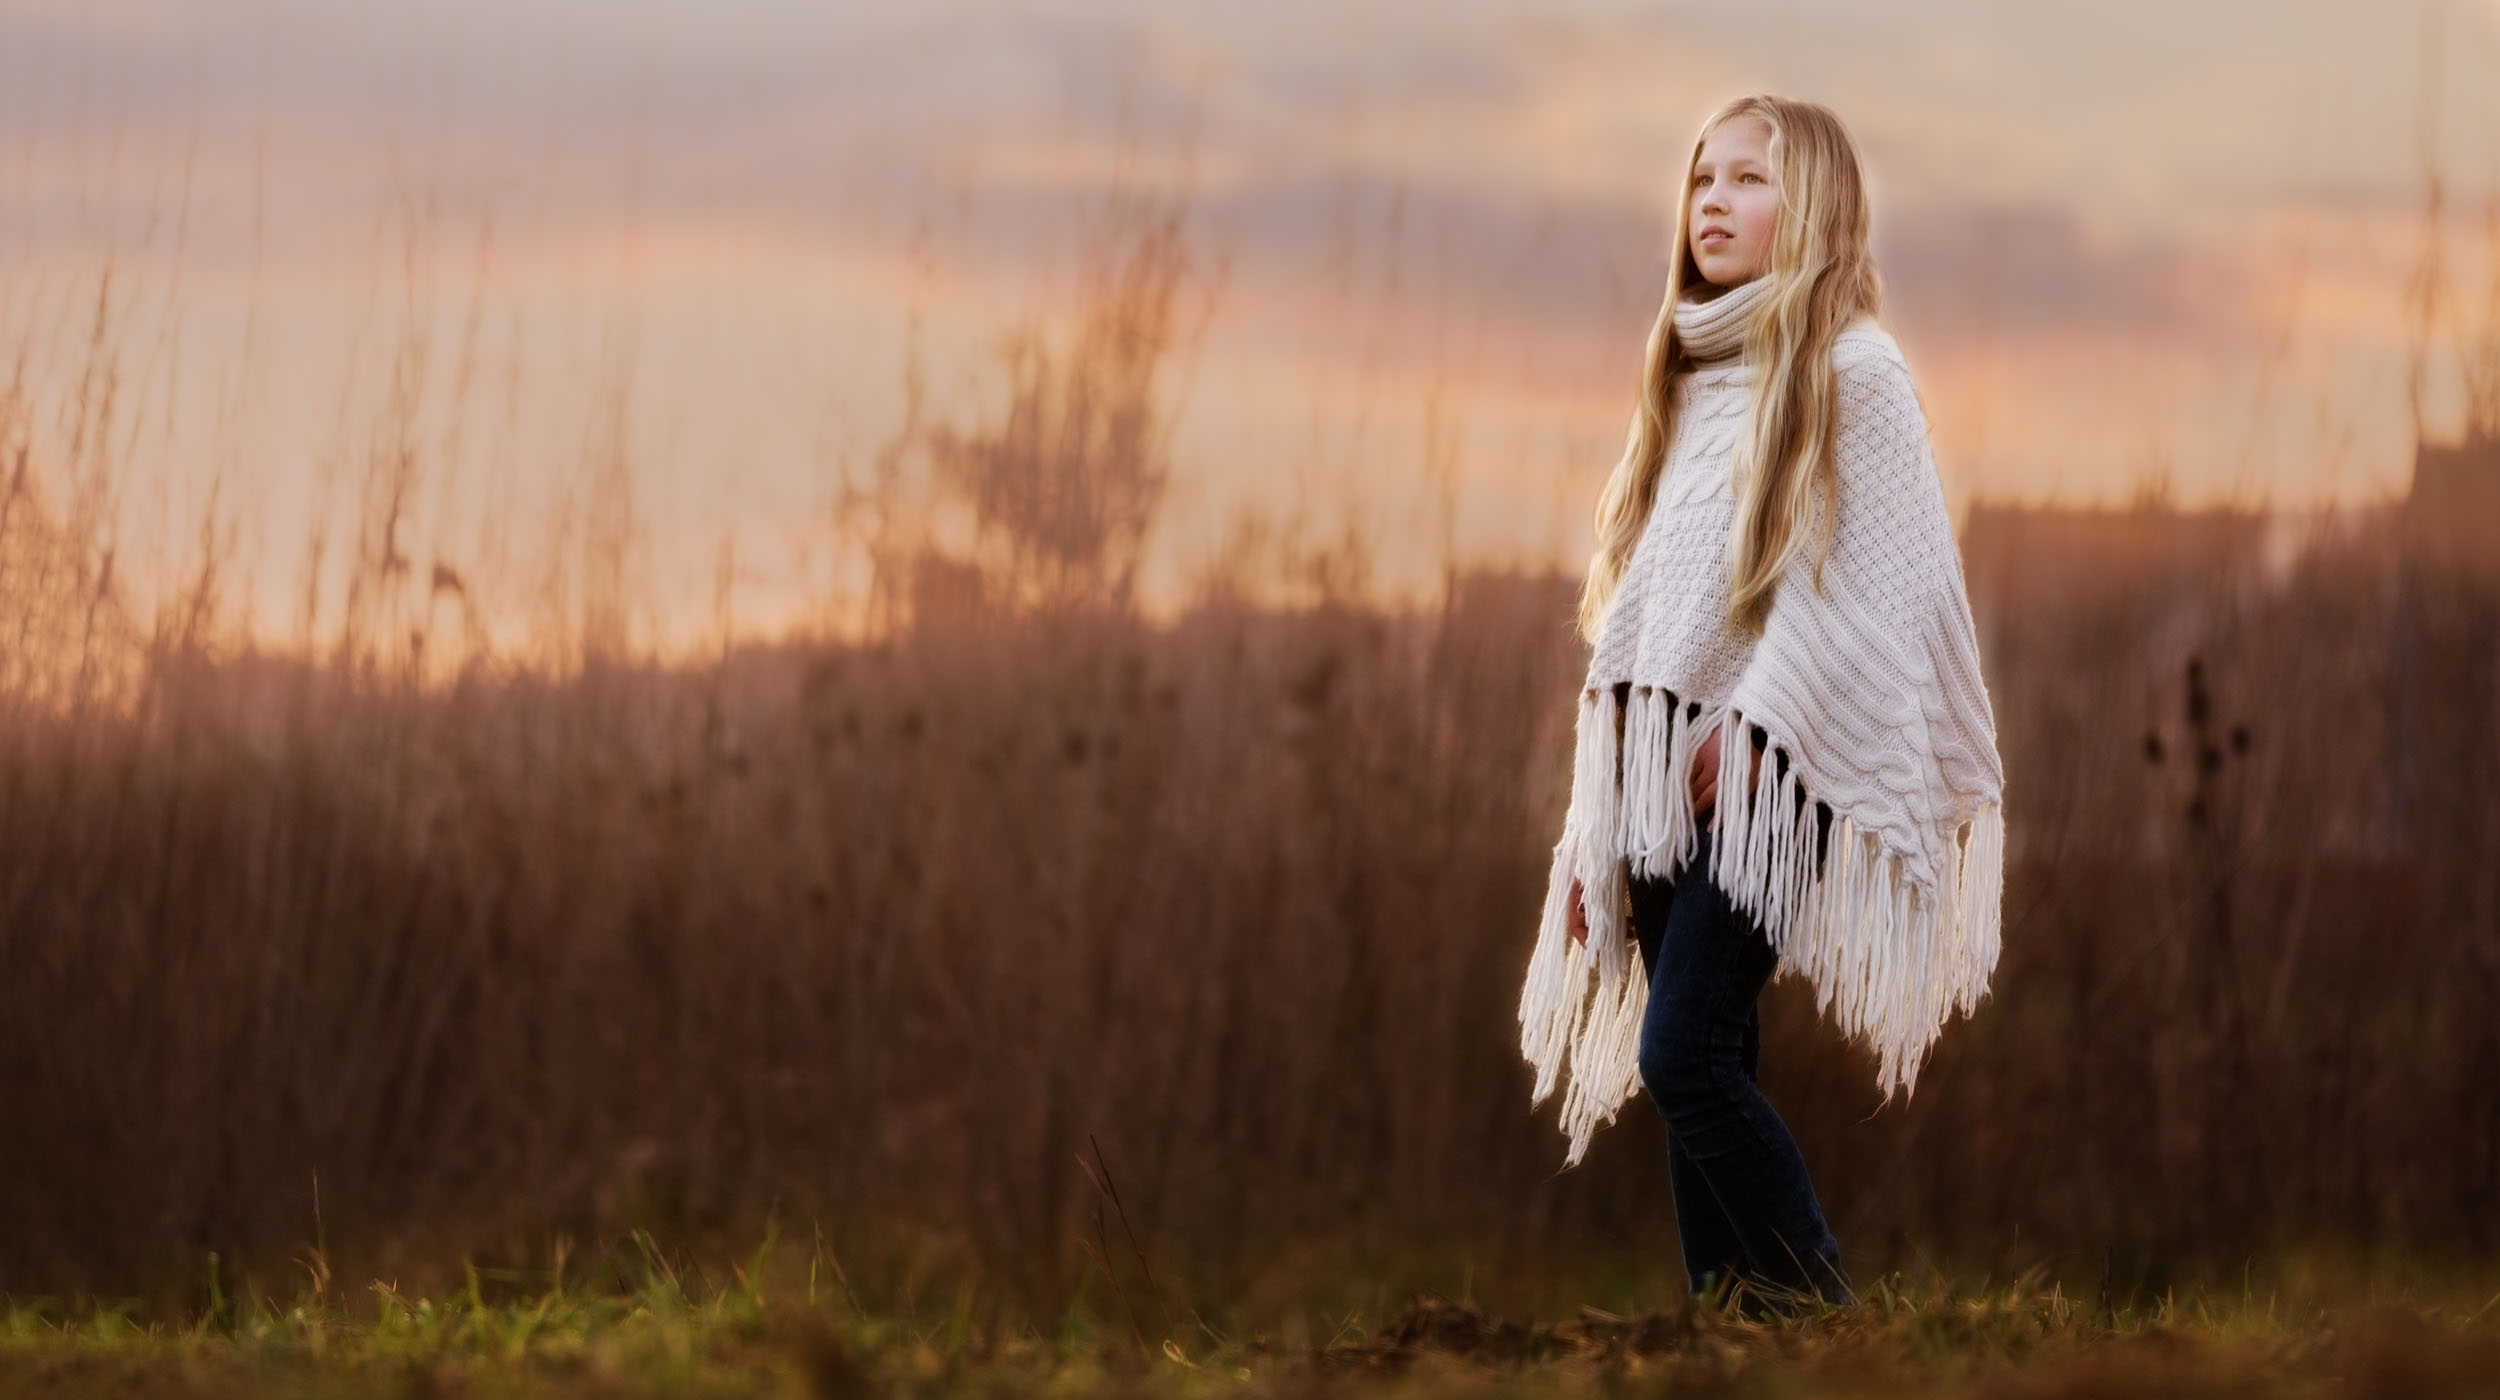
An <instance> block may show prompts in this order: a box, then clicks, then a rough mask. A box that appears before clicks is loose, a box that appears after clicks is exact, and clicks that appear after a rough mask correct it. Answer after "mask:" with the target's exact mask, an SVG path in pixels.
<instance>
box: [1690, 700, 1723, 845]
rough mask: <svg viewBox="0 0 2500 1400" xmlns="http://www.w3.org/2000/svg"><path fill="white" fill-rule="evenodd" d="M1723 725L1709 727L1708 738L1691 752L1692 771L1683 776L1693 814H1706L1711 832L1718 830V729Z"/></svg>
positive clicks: (1721, 723) (1721, 722)
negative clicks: (1689, 793)
mask: <svg viewBox="0 0 2500 1400" xmlns="http://www.w3.org/2000/svg"><path fill="white" fill-rule="evenodd" d="M1725 723H1726V721H1724V720H1722V721H1720V723H1719V724H1714V725H1712V726H1710V733H1709V736H1708V737H1706V738H1704V739H1703V740H1702V741H1701V747H1699V748H1697V749H1695V750H1693V771H1692V772H1690V773H1687V774H1685V775H1684V776H1685V785H1686V786H1688V787H1690V788H1691V789H1692V790H1693V813H1694V815H1696V816H1698V815H1700V814H1701V813H1703V812H1708V813H1709V814H1710V825H1709V828H1708V829H1709V830H1712V831H1716V830H1718V829H1719V729H1720V727H1721V726H1722V725H1724V724H1725Z"/></svg>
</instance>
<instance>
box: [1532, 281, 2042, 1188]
mask: <svg viewBox="0 0 2500 1400" xmlns="http://www.w3.org/2000/svg"><path fill="white" fill-rule="evenodd" d="M1832 353H1833V373H1834V381H1835V389H1836V392H1837V394H1838V404H1837V409H1838V421H1837V430H1836V434H1835V452H1834V457H1835V463H1836V466H1837V469H1838V470H1837V477H1838V486H1839V491H1838V498H1839V499H1838V514H1837V516H1836V523H1835V524H1834V527H1833V535H1832V543H1831V549H1830V552H1829V554H1828V556H1827V557H1826V559H1825V561H1824V564H1823V571H1822V583H1821V588H1820V589H1819V590H1818V589H1817V588H1816V585H1815V580H1814V576H1813V575H1814V555H1813V550H1812V549H1811V548H1810V547H1809V548H1808V549H1806V550H1803V551H1800V553H1799V554H1798V556H1797V557H1796V558H1795V559H1794V560H1793V561H1792V562H1791V564H1790V565H1789V567H1788V568H1787V570H1786V572H1784V573H1783V574H1782V576H1781V579H1780V582H1779V586H1778V588H1777V590H1776V591H1775V593H1774V595H1773V602H1772V605H1771V607H1770V610H1769V612H1768V614H1767V615H1766V617H1765V619H1764V623H1763V627H1762V630H1761V632H1760V633H1759V635H1758V636H1746V635H1744V634H1742V633H1740V632H1737V631H1735V630H1734V629H1731V628H1728V627H1727V626H1726V625H1725V623H1724V620H1723V618H1722V616H1721V613H1722V611H1723V610H1722V609H1721V608H1719V607H1716V606H1711V607H1695V606H1691V601H1692V596H1693V589H1694V585H1693V583H1692V580H1693V579H1694V578H1696V577H1701V578H1705V579H1708V580H1710V582H1711V588H1712V591H1713V593H1714V596H1715V597H1716V598H1717V599H1722V600H1723V599H1724V597H1725V591H1724V570H1725V565H1724V562H1723V557H1724V546H1725V542H1726V518H1727V517H1728V516H1729V515H1730V514H1731V511H1732V500H1733V496H1734V490H1733V487H1732V485H1730V484H1728V483H1727V482H1726V480H1725V479H1724V476H1722V477H1719V478H1714V477H1712V476H1711V474H1710V470H1709V468H1708V467H1707V466H1703V465H1697V461H1698V459H1696V458H1695V457H1694V455H1693V452H1692V451H1691V450H1689V444H1684V445H1681V446H1684V447H1685V448H1686V449H1687V450H1682V451H1674V452H1671V454H1670V469H1671V472H1677V473H1691V477H1690V478H1689V479H1688V480H1687V481H1686V482H1684V483H1682V484H1681V485H1679V484H1676V483H1675V482H1673V481H1672V480H1670V481H1667V482H1662V483H1661V487H1660V490H1659V493H1658V504H1657V505H1655V506H1653V507H1652V510H1653V519H1652V521H1651V522H1650V526H1649V528H1648V529H1647V530H1646V531H1645V533H1644V537H1643V539H1642V542H1641V547H1640V549H1639V550H1637V551H1636V552H1635V555H1634V559H1633V561H1632V563H1631V565H1630V566H1629V567H1628V568H1627V570H1626V577H1625V580H1624V582H1623V584H1622V585H1621V586H1619V588H1618V590H1617V594H1616V598H1615V601H1614V603H1612V604H1611V605H1610V607H1609V612H1608V615H1607V617H1606V619H1605V621H1604V623H1603V624H1602V625H1601V628H1600V636H1599V640H1598V644H1597V646H1596V647H1595V648H1594V649H1593V655H1592V659H1591V667H1590V673H1589V676H1588V678H1587V681H1586V683H1585V684H1584V685H1583V687H1582V689H1581V693H1580V696H1579V717H1578V724H1577V735H1578V740H1577V744H1576V747H1575V755H1574V763H1573V780H1572V797H1571V802H1570V806H1569V809H1568V813H1567V815H1566V817H1565V820H1564V828H1563V832H1562V836H1561V839H1560V840H1558V841H1557V842H1556V844H1555V847H1554V859H1553V863H1552V867H1551V870H1550V872H1549V878H1548V889H1547V895H1546V899H1545V905H1544V909H1543V912H1542V917H1541V920H1540V926H1539V930H1538V936H1537V940H1536V943H1535V945H1534V948H1533V950H1532V952H1531V954H1530V963H1529V968H1528V975H1527V979H1526V982H1525V985H1524V986H1523V988H1522V991H1521V999H1520V1025H1521V1049H1522V1051H1523V1053H1524V1054H1525V1055H1526V1057H1527V1059H1528V1061H1529V1062H1530V1064H1531V1065H1532V1066H1534V1068H1535V1070H1536V1080H1535V1084H1534V1087H1533V1090H1532V1094H1531V1102H1532V1103H1542V1102H1543V1101H1544V1100H1545V1099H1546V1098H1547V1097H1548V1096H1549V1095H1551V1094H1553V1093H1554V1092H1556V1090H1557V1089H1560V1090H1561V1091H1562V1092H1563V1102H1562V1108H1561V1120H1562V1122H1561V1126H1562V1130H1563V1132H1564V1133H1565V1135H1566V1136H1567V1137H1568V1138H1569V1140H1570V1146H1569V1150H1568V1154H1567V1158H1566V1160H1567V1161H1569V1162H1577V1161H1578V1160H1580V1157H1581V1155H1582V1153H1583V1152H1584V1151H1585V1150H1586V1148H1587V1145H1588V1142H1589V1139H1590V1137H1591V1135H1592V1134H1593V1133H1594V1132H1595V1130H1596V1129H1597V1128H1598V1127H1599V1126H1601V1125H1603V1124H1605V1123H1608V1122H1611V1121H1613V1119H1614V1117H1615V1114H1616V1112H1617V1111H1618V1110H1619V1109H1620V1107H1621V1106H1622V1104H1623V1103H1624V1102H1625V1101H1626V1100H1628V1099H1629V1098H1630V1096H1631V1095H1632V1093H1633V1092H1634V1091H1635V1090H1637V1089H1638V1087H1639V1082H1638V1070H1637V1058H1638V1042H1639V1027H1640V1021H1641V1015H1642V1012H1643V1010H1644V1008H1645V1005H1646V999H1647V991H1648V977H1647V970H1646V969H1645V968H1643V967H1642V966H1641V965H1640V964H1641V958H1640V951H1639V947H1638V944H1637V943H1636V942H1635V941H1634V939H1633V938H1632V937H1631V936H1630V930H1629V928H1628V927H1627V923H1628V913H1629V898H1628V891H1627V881H1628V880H1629V879H1630V878H1631V877H1633V876H1634V875H1636V874H1637V875H1641V876H1645V877H1649V878H1668V879H1671V878H1673V877H1674V876H1675V875H1676V873H1678V872H1679V871H1680V870H1681V869H1683V868H1684V867H1685V865H1686V864H1687V863H1689V862H1691V861H1692V859H1693V858H1694V856H1695V855H1696V854H1697V852H1698V850H1699V844H1700V842H1702V841H1711V842H1713V843H1714V845H1713V848H1712V855H1713V857H1714V861H1713V864H1714V870H1715V873H1716V876H1717V879H1718V882H1719V883H1720V884H1721V886H1722V887H1724V888H1725V889H1726V890H1727V892H1728V894H1729V897H1730V899H1731V901H1732V902H1733V903H1734V904H1736V905H1737V906H1738V907H1739V908H1741V909H1743V910H1744V911H1745V912H1746V913H1748V914H1749V915H1752V916H1753V917H1754V918H1756V919H1757V920H1759V921H1760V922H1761V924H1762V926H1763V929H1764V931H1765V933H1766V934H1767V935H1768V936H1769V938H1770V940H1771V943H1772V945H1773V947H1774V948H1775V949H1776V950H1777V951H1778V953H1779V957H1780V971H1781V972H1782V974H1784V975H1785V974H1795V975H1802V976H1804V977H1806V978H1807V979H1809V981H1810V982H1811V983H1812V985H1813V987H1814V989H1815V993H1816V997H1817V1001H1818V1004H1819V1005H1820V1007H1821V1009H1822V1011H1823V1012H1824V1013H1825V1014H1826V1015H1828V1016H1830V1017H1831V1018H1832V1019H1833V1021H1834V1022H1835V1023H1836V1024H1837V1025H1838V1026H1839V1027H1840V1028H1841V1030H1842V1031H1843V1032H1844V1033H1845V1034H1847V1035H1849V1036H1850V1037H1851V1038H1853V1039H1854V1040H1856V1041H1858V1042H1859V1043H1861V1044H1864V1045H1865V1046H1867V1047H1868V1048H1869V1049H1870V1050H1871V1051H1872V1052H1873V1054H1874V1057H1875V1060H1876V1082H1877V1085H1878V1087H1879V1088H1880V1089H1881V1090H1882V1091H1883V1092H1884V1094H1885V1096H1886V1098H1887V1099H1889V1098H1890V1096H1891V1095H1892V1093H1893V1092H1894V1091H1895V1090H1896V1089H1899V1090H1902V1091H1910V1090H1913V1089H1914V1088H1915V1086H1916V1081H1917V1074H1918V1069H1919V1065H1920V1063H1921V1062H1922V1061H1923V1059H1924V1058H1925V1056H1926V1053H1927V1051H1928V1049H1929V1048H1930V1047H1931V1046H1932V1044H1933V1043H1934V1041H1935V1040H1936V1038H1937V1036H1938V1035H1939V1034H1940V1032H1941V1030H1942V1027H1943V1025H1944V1023H1945V1021H1946V1020H1947V1018H1948V1017H1949V1016H1950V1015H1951V1014H1953V1013H1954V1012H1957V1011H1958V1012H1961V1013H1964V1014H1967V1013H1968V1012H1970V1011H1971V1010H1973V1009H1974V1008H1975V1006H1976V1004H1977V1002H1978V1000H1979V999H1980V997H1981V996H1982V995H1984V993H1985V992H1986V989H1987V984H1988V979H1989V976H1990V974H1991V973H1992V971H1993V969H1994V967H1995V964H1996V960H1997V952H1998V944H1999V930H2000V909H2001V902H2002V882H2003V867H2004V845H2005V827H2004V815H2003V785H2004V775H2003V771H2002V768H2001V765H2000V762H1999V758H1998V753H1997V745H1996V730H1995V724H1994V719H1993V714H1992V711H1991V708H1990V703H1989V698H1988V693H1987V689H1986V685H1985V683H1984V681H1983V680H1982V677H1981V674H1980V662H1979V648H1978V642H1977V636H1976V630H1975V628H1974V626H1973V623H1972V617H1971V611H1970V606H1969V600H1968V596H1967V593H1966V591H1965V586H1964V581H1963V575H1962V569H1961V558H1960V554H1959V551H1958V549H1957V548H1956V546H1955V543H1954V539H1953V533H1952V523H1951V518H1950V515H1949V513H1948V511H1947V509H1946V505H1945V500H1944V493H1943V488H1942V484H1941V482H1940V481H1939V479H1938V476H1937V472H1936V465H1935V458H1934V455H1933V452H1932V450H1931V447H1930V444H1929V440H1928V432H1927V421H1926V416H1925V414H1924V412H1923V411H1922V409H1921V406H1920V403H1919V399H1918V395H1917V392H1916V390H1915V388H1914V387H1913V385H1912V382H1911V379H1910V374H1909V370H1908V367H1907V366H1906V364H1905V363H1904V362H1903V360H1902V357H1901V354H1900V350H1899V347H1898V346H1897V345H1896V344H1895V342H1894V341H1893V340H1892V338H1891V337H1890V336H1889V335H1888V334H1886V333H1884V332H1883V331H1882V330H1881V329H1880V328H1878V327H1877V326H1876V325H1875V324H1874V323H1873V322H1871V321H1861V322H1859V323H1858V324H1857V325H1855V326H1852V327H1851V328H1849V329H1848V330H1846V331H1844V332H1843V333H1842V334H1841V336H1840V337H1839V339H1838V341H1837V342H1836V343H1835V345H1834V347H1833V352H1832ZM1705 382H1707V381H1706V380H1705ZM1696 392H1697V393H1698V394H1699V397H1697V398H1693V399H1691V400H1690V403H1691V406H1692V407H1693V408H1694V409H1696V410H1699V411H1696V412H1694V413H1693V414H1692V415H1691V419H1692V420H1700V421H1699V422H1695V421H1689V420H1688V421H1679V424H1678V427H1677V433H1678V436H1679V438H1682V437H1683V436H1684V435H1685V434H1686V433H1687V431H1688V429H1689V430H1690V431H1694V432H1700V431H1703V430H1704V428H1703V426H1702V424H1703V423H1706V422H1707V420H1709V419H1711V418H1713V417H1721V418H1723V417H1724V416H1725V413H1726V408H1727V400H1726V398H1725V397H1724V394H1725V392H1726V390H1725V388H1724V387H1722V389H1721V390H1720V391H1719V392H1720V395H1721V396H1720V397H1717V398H1713V397H1711V396H1710V394H1709V392H1708V391H1707V390H1701V391H1696ZM1686 403H1687V400H1685V399H1679V404H1680V405H1682V404H1686ZM1714 405H1715V408H1714ZM1719 439H1720V440H1718V441H1716V443H1715V446H1716V449H1717V450H1718V451H1719V452H1720V453H1721V454H1722V456H1724V455H1725V454H1726V453H1727V452H1728V451H1729V450H1730V447H1729V444H1730V443H1732V442H1733V441H1737V440H1741V434H1736V433H1732V432H1726V431H1722V432H1721V433H1720V435H1719ZM1715 465H1716V467H1717V469H1718V470H1719V471H1720V472H1721V473H1724V472H1725V471H1726V470H1727V468H1726V465H1725V463H1724V461H1718V462H1716V463H1715ZM1714 483H1715V487H1716V489H1712V487H1713V484H1714ZM1664 510H1676V511H1681V512H1685V514H1684V515H1681V516H1679V517H1677V518H1674V519H1660V518H1658V517H1657V515H1656V512H1659V511H1664ZM1820 510H1821V507H1819V506H1818V507H1817V514H1816V517H1815V519H1816V521H1817V523H1818V525H1819V523H1820V521H1821V519H1822V517H1821V515H1820ZM1695 512H1699V514H1694V513H1695ZM1813 538H1814V537H1813V536H1812V535H1811V534H1809V536H1808V539H1809V543H1811V541H1812V540H1813ZM1714 570H1715V571H1716V572H1712V571H1714ZM1714 727H1723V730H1724V732H1723V734H1722V739H1721V743H1720V765H1721V766H1720V773H1719V787H1718V798H1717V803H1718V812H1717V821H1716V825H1715V828H1712V827H1709V826H1708V825H1707V824H1708V822H1709V820H1710V814H1709V812H1708V811H1707V810H1705V811H1703V812H1701V813H1699V814H1696V813H1695V812H1694V811H1693V810H1692V807H1691V792H1690V785H1689V783H1688V782H1686V781H1685V780H1684V778H1683V777H1682V775H1683V774H1684V773H1685V772H1686V771H1687V770H1688V768H1689V765H1690V763H1691V761H1692V755H1693V753H1694V752H1695V751H1696V750H1697V749H1698V748H1699V746H1700V744H1701V742H1702V740H1703V739H1704V738H1706V736H1707V735H1708V734H1709V733H1710V731H1711V730H1712V729H1713V728H1714ZM1757 753H1758V754H1759V755H1760V758H1759V762H1758V763H1757V761H1756V758H1755V755H1756V754H1757ZM1575 881H1576V882H1578V884H1579V886H1580V888H1581V890H1582V911H1583V914H1584V916H1585V917H1586V920H1587V923H1588V927H1589V930H1590V936H1589V939H1588V941H1587V943H1586V944H1580V943H1576V942H1574V941H1573V940H1571V938H1570V937H1569V932H1568V926H1569V913H1570V910H1569V899H1570V892H1571V889H1572V887H1573V884H1574V882H1575Z"/></svg>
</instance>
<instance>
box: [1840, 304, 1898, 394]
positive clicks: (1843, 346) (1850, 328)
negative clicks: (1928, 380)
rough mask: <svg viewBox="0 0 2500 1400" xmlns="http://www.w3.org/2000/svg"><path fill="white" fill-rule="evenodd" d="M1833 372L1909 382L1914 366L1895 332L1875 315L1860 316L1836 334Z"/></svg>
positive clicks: (1855, 377) (1847, 377) (1848, 376)
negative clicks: (1889, 329)
mask: <svg viewBox="0 0 2500 1400" xmlns="http://www.w3.org/2000/svg"><path fill="white" fill-rule="evenodd" d="M1832 372H1833V373H1834V374H1835V375H1836V376H1838V377H1840V378H1842V379H1844V380H1868V379H1889V378H1894V377H1898V378H1899V379H1901V380H1902V381H1904V382H1907V380H1908V379H1909V375H1910V366H1909V362H1908V361H1907V360H1904V359H1903V358H1902V356H1901V344H1900V342H1899V341H1896V340H1894V339H1893V338H1892V332H1890V331H1887V330H1885V329H1884V328H1883V326H1881V325H1880V324H1878V323H1877V322H1876V321H1875V319H1874V318H1873V317H1860V318H1859V319H1857V320H1855V321H1852V322H1850V323H1849V324H1848V325H1846V326H1843V327H1841V328H1840V334H1838V335H1836V336H1834V337H1832Z"/></svg>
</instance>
